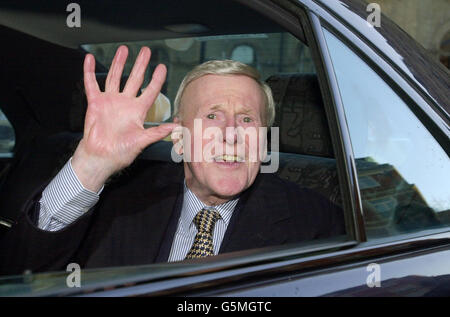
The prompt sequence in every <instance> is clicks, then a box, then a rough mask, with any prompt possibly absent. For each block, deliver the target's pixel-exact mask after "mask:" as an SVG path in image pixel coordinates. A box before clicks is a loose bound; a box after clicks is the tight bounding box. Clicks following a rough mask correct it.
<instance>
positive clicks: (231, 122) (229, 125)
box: [223, 117, 237, 145]
mask: <svg viewBox="0 0 450 317" xmlns="http://www.w3.org/2000/svg"><path fill="white" fill-rule="evenodd" d="M236 127H237V125H236V120H235V119H234V118H232V117H230V118H227V122H226V128H225V133H224V134H223V135H224V137H225V140H224V141H225V142H226V143H228V144H230V145H233V144H235V143H236V142H237V129H236Z"/></svg>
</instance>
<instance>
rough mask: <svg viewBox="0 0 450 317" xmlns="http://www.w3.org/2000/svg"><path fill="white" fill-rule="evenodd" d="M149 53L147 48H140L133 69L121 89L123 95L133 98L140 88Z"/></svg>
mask: <svg viewBox="0 0 450 317" xmlns="http://www.w3.org/2000/svg"><path fill="white" fill-rule="evenodd" d="M150 55H151V51H150V49H149V48H148V47H145V46H144V47H143V48H141V51H140V52H139V55H138V57H137V58H136V62H135V63H134V66H133V69H132V70H131V74H130V77H129V78H128V80H127V83H126V84H125V88H124V89H123V92H124V94H126V95H128V96H133V97H135V96H136V95H137V93H138V91H139V88H141V86H142V82H143V81H144V75H145V71H146V70H147V66H148V62H149V61H150Z"/></svg>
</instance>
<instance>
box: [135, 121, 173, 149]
mask: <svg viewBox="0 0 450 317" xmlns="http://www.w3.org/2000/svg"><path fill="white" fill-rule="evenodd" d="M177 126H179V124H176V123H164V124H161V125H159V126H157V127H153V128H148V129H146V130H145V131H144V133H143V134H142V139H141V142H142V144H141V146H142V148H145V147H147V146H149V145H150V144H152V143H155V142H157V141H159V140H162V139H164V138H165V137H166V136H168V135H169V134H170V133H172V130H173V129H175V128H176V127H177Z"/></svg>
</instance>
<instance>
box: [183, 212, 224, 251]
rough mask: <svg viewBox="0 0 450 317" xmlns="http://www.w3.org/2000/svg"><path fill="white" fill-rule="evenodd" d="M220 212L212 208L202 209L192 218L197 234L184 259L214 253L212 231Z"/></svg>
mask: <svg viewBox="0 0 450 317" xmlns="http://www.w3.org/2000/svg"><path fill="white" fill-rule="evenodd" d="M220 218H221V217H220V214H219V213H218V212H217V211H216V210H214V209H202V210H200V211H199V212H198V213H197V215H196V216H195V218H194V223H195V226H196V227H197V230H198V232H197V234H196V235H195V239H194V243H193V244H192V247H191V250H189V252H188V254H187V255H186V259H197V258H203V257H206V256H211V255H214V246H213V237H212V232H213V230H214V225H215V224H216V221H217V220H218V219H220Z"/></svg>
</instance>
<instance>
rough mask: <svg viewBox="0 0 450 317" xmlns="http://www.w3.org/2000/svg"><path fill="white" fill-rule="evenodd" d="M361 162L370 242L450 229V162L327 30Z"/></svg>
mask: <svg viewBox="0 0 450 317" xmlns="http://www.w3.org/2000/svg"><path fill="white" fill-rule="evenodd" d="M324 34H325V37H326V40H327V45H328V49H329V51H330V55H331V59H332V62H333V66H334V69H335V74H336V78H337V80H338V85H339V89H340V92H341V97H342V101H343V104H344V108H345V114H346V117H347V124H348V127H349V130H350V136H351V140H352V145H353V152H354V155H355V158H356V167H357V171H358V179H359V185H360V190H361V194H362V198H363V208H364V216H365V221H366V226H367V229H368V235H369V238H371V237H379V236H388V235H394V234H397V233H405V232H413V231H418V230H421V229H428V228H433V227H439V226H445V225H448V224H450V177H449V176H450V160H449V157H448V155H447V154H446V153H445V152H444V150H443V149H442V148H441V146H440V145H439V144H438V142H437V141H436V140H435V139H434V138H433V136H432V135H431V134H430V133H429V131H428V130H427V129H426V128H425V127H424V125H423V124H422V123H421V122H420V121H419V120H418V118H417V117H416V116H415V115H414V113H413V112H412V111H411V110H410V109H409V107H408V105H406V104H405V102H404V101H403V100H402V99H401V98H400V97H399V96H398V95H397V94H396V93H395V92H394V91H393V90H392V88H391V87H390V86H389V85H388V84H387V83H386V82H385V81H384V80H383V79H382V78H381V77H379V76H378V75H377V74H376V73H375V72H374V71H373V70H372V69H371V68H370V67H369V66H368V65H367V64H366V63H365V62H364V61H362V60H361V59H360V58H359V57H358V56H357V55H356V54H355V53H353V52H352V51H351V50H350V49H349V48H348V47H347V46H346V45H345V44H343V43H342V42H341V41H339V40H338V39H337V38H336V37H335V36H334V35H332V34H331V33H330V32H328V31H327V30H324Z"/></svg>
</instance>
